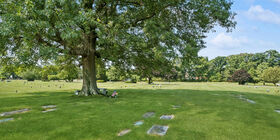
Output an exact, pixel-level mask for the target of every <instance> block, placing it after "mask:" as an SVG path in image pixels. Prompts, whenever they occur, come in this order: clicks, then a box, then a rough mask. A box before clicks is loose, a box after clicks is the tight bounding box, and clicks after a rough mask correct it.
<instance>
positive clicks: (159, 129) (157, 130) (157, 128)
mask: <svg viewBox="0 0 280 140" xmlns="http://www.w3.org/2000/svg"><path fill="white" fill-rule="evenodd" d="M168 128H169V127H168V126H161V125H153V126H152V127H151V128H150V129H149V130H148V131H147V134H149V135H159V136H164V135H165V134H166V133H167V130H168Z"/></svg>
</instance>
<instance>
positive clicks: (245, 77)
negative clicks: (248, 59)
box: [231, 69, 251, 85]
mask: <svg viewBox="0 0 280 140" xmlns="http://www.w3.org/2000/svg"><path fill="white" fill-rule="evenodd" d="M250 79H251V76H250V74H249V73H248V72H247V71H246V70H243V69H241V70H238V71H236V72H234V73H233V75H232V77H231V80H232V81H234V82H238V84H239V85H244V84H245V83H246V82H248V81H249V80H250Z"/></svg>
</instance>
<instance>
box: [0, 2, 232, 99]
mask: <svg viewBox="0 0 280 140" xmlns="http://www.w3.org/2000/svg"><path fill="white" fill-rule="evenodd" d="M1 3H2V4H1V5H0V13H1V15H0V16H1V19H2V22H1V23H0V37H1V41H0V44H1V46H0V52H1V58H3V59H4V58H7V59H9V60H10V61H14V62H17V61H18V62H21V63H25V64H28V65H30V64H36V63H37V62H38V61H47V60H49V59H56V57H57V56H60V55H65V56H71V57H73V58H76V59H77V60H79V61H80V63H81V65H82V67H83V86H82V92H81V93H80V94H81V95H85V96H87V95H95V94H98V93H99V91H98V88H97V84H96V79H97V78H96V63H97V59H100V60H101V61H107V62H112V63H116V64H118V65H117V66H122V67H131V66H133V61H131V59H132V58H133V57H138V55H137V54H138V53H139V52H140V53H141V49H142V47H143V46H142V45H138V44H139V43H145V42H146V40H145V38H143V37H142V35H141V34H152V35H154V36H155V37H158V38H159V39H160V40H159V43H160V44H161V45H159V46H158V48H156V49H157V51H162V52H164V53H169V54H171V55H170V56H169V58H170V59H171V58H174V57H176V56H178V55H179V56H188V55H193V54H191V53H190V52H188V50H190V49H186V48H192V49H195V50H199V49H201V48H202V47H204V44H205V43H204V42H203V39H204V38H205V34H206V33H208V32H209V31H211V29H213V27H214V26H215V25H217V24H219V25H220V26H222V27H225V28H228V29H231V27H234V25H235V22H234V21H233V18H234V15H235V13H234V12H232V11H231V6H232V2H231V1H230V0H157V1H154V0H1ZM155 27H157V28H155ZM163 31H164V32H163ZM150 49H151V50H152V48H150ZM133 50H137V51H133Z"/></svg>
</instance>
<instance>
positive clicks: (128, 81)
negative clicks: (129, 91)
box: [125, 79, 137, 83]
mask: <svg viewBox="0 0 280 140" xmlns="http://www.w3.org/2000/svg"><path fill="white" fill-rule="evenodd" d="M125 83H137V81H136V79H126V80H125Z"/></svg>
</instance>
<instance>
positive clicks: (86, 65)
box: [80, 53, 99, 96]
mask: <svg viewBox="0 0 280 140" xmlns="http://www.w3.org/2000/svg"><path fill="white" fill-rule="evenodd" d="M82 61H83V87H82V91H81V92H80V95H83V96H89V95H97V94H99V90H98V88H97V84H96V65H95V61H96V58H95V55H94V53H91V54H89V55H87V56H83V57H82Z"/></svg>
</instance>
